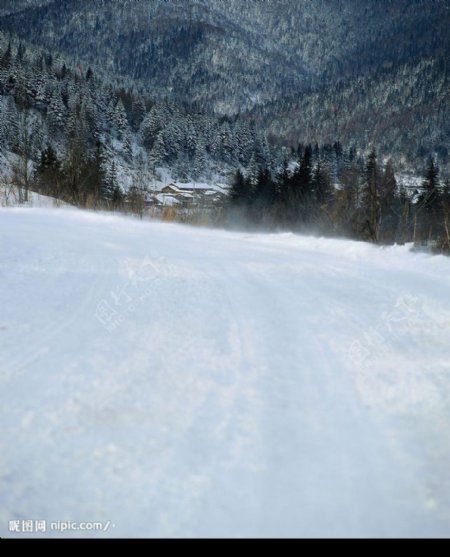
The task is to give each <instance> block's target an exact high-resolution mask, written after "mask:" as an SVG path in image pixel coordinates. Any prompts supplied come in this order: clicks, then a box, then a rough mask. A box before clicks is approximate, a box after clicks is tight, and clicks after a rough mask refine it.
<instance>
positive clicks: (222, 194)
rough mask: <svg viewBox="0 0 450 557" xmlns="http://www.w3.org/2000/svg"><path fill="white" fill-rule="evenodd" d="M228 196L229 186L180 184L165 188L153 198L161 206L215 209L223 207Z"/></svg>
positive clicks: (169, 185)
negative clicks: (216, 206) (217, 206)
mask: <svg viewBox="0 0 450 557" xmlns="http://www.w3.org/2000/svg"><path fill="white" fill-rule="evenodd" d="M227 195H228V189H227V186H224V185H210V184H193V183H188V184H178V183H175V182H172V183H171V184H168V185H167V186H164V187H163V188H162V189H161V191H160V192H159V193H158V194H156V195H155V196H154V198H153V201H154V203H156V204H157V205H159V206H170V207H173V206H177V205H178V206H181V207H213V206H215V205H223V204H224V202H225V200H226V198H227Z"/></svg>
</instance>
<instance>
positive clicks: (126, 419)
mask: <svg viewBox="0 0 450 557" xmlns="http://www.w3.org/2000/svg"><path fill="white" fill-rule="evenodd" d="M449 279H450V259H446V258H444V257H430V256H427V255H424V254H412V253H410V252H408V250H407V248H401V247H394V248H388V249H380V248H376V247H373V246H370V245H367V244H363V243H355V242H349V241H340V240H323V239H312V238H304V237H297V236H294V235H289V234H286V235H278V236H277V235H249V234H241V233H227V232H221V231H210V230H201V229H194V228H185V227H182V226H177V225H169V224H162V223H148V222H143V223H141V222H138V221H135V220H133V219H127V218H119V217H113V216H104V215H95V214H91V213H85V212H82V211H75V210H69V209H68V210H51V209H47V210H43V209H2V210H0V280H1V289H0V308H1V314H0V401H1V405H0V432H1V433H0V502H1V504H0V535H1V536H20V535H21V536H27V535H32V534H26V533H17V534H16V533H12V532H10V531H9V528H13V529H14V528H16V529H21V528H23V527H25V524H22V522H21V521H22V520H31V519H33V520H46V521H47V522H46V527H47V532H46V533H45V535H46V536H58V535H65V536H67V535H70V536H78V535H80V536H81V535H95V536H114V537H116V536H138V537H147V536H435V535H439V536H448V535H449V534H450V474H449V463H450V397H449V394H450V341H449V339H450V280H449ZM10 521H13V522H12V523H10ZM51 521H53V522H57V521H73V522H76V523H80V522H88V521H97V522H101V523H102V524H103V525H104V529H105V530H106V531H101V532H95V533H94V532H86V531H80V530H71V531H67V530H66V531H65V532H64V533H63V534H61V531H58V530H50V522H51ZM39 524H40V527H42V524H43V523H39ZM72 526H76V524H73V525H72ZM34 535H44V534H34Z"/></svg>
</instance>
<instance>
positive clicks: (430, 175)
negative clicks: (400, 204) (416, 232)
mask: <svg viewBox="0 0 450 557" xmlns="http://www.w3.org/2000/svg"><path fill="white" fill-rule="evenodd" d="M417 214H418V216H419V219H420V221H421V225H420V227H419V228H420V234H421V238H422V240H431V239H436V238H437V237H438V236H439V234H440V232H441V224H442V199H441V193H440V190H439V169H438V167H437V165H436V162H435V160H434V158H433V157H430V159H429V161H428V166H427V170H426V172H425V176H424V180H423V182H422V194H421V196H420V199H419V203H418V208H417Z"/></svg>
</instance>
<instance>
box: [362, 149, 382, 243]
mask: <svg viewBox="0 0 450 557" xmlns="http://www.w3.org/2000/svg"><path fill="white" fill-rule="evenodd" d="M379 179H380V177H379V169H378V162H377V154H376V151H375V149H372V151H371V152H370V154H369V158H368V161H367V165H366V180H365V184H364V187H363V193H362V203H363V206H362V234H363V237H364V238H365V239H367V240H369V241H371V242H375V243H377V242H378V236H379V226H380V218H381V205H380V191H379Z"/></svg>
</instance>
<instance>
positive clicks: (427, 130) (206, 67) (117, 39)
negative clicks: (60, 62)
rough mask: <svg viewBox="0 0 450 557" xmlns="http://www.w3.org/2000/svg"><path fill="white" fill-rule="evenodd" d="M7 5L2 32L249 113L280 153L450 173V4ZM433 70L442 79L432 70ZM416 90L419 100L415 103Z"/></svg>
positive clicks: (68, 0)
mask: <svg viewBox="0 0 450 557" xmlns="http://www.w3.org/2000/svg"><path fill="white" fill-rule="evenodd" d="M7 6H8V5H6V7H5V8H4V12H3V16H2V17H0V30H4V31H7V32H9V33H12V34H15V35H17V36H19V37H22V38H23V39H26V40H27V41H32V42H35V43H36V44H38V45H40V46H42V47H44V48H46V49H47V50H49V51H51V52H62V53H67V54H69V55H70V57H71V60H72V61H73V62H75V63H76V64H82V65H84V66H85V65H87V64H91V65H93V66H95V67H96V73H97V74H101V73H103V74H104V76H105V77H108V76H111V77H112V76H117V75H120V76H122V78H123V82H124V83H125V84H126V85H127V86H132V85H134V86H137V87H139V88H141V89H142V90H145V91H146V92H147V93H148V94H150V95H151V96H152V97H153V98H155V99H170V100H172V101H175V102H178V103H188V104H192V103H195V105H196V107H200V108H202V109H206V110H208V111H209V110H213V111H215V112H218V113H220V114H236V113H247V112H249V111H250V115H249V117H250V118H252V119H256V121H257V122H259V123H260V124H261V125H262V126H264V127H267V128H268V129H269V130H270V132H271V134H272V138H273V140H274V141H275V142H279V143H282V144H285V145H292V144H296V143H297V142H298V141H302V142H310V141H313V142H314V141H318V142H326V141H329V142H333V141H335V140H337V139H339V140H340V141H341V142H343V143H352V142H353V143H354V142H357V143H363V147H364V148H366V147H367V146H368V145H369V144H373V145H374V146H376V147H377V148H378V149H379V150H380V151H381V152H382V153H383V154H385V155H395V156H397V157H399V158H400V157H404V158H405V157H406V158H407V159H408V162H409V164H412V163H413V160H414V158H415V157H417V156H419V157H420V158H423V157H425V156H427V155H429V154H434V155H437V156H438V158H439V164H440V165H441V167H444V168H445V167H447V166H448V164H449V153H448V141H449V138H450V128H449V124H448V122H449V101H448V83H449V75H448V74H449V68H448V63H447V60H448V58H449V57H450V41H449V39H448V28H449V27H450V9H449V8H450V6H449V4H448V1H447V0H433V1H431V2H430V1H429V0H379V1H377V2H375V1H372V0H362V1H359V2H354V0H317V1H315V2H310V1H308V0H300V1H295V2H294V1H292V0H274V1H271V2H261V1H260V0H245V1H244V0H221V1H220V2H219V1H217V0H202V1H201V0H183V1H181V0H168V1H164V2H161V1H159V0H132V1H130V0H120V1H112V0H81V1H80V0H60V1H58V2H55V1H53V2H51V1H44V2H43V1H42V0H35V1H34V0H29V1H28V2H25V3H22V4H19V5H18V6H16V7H15V8H14V13H7V11H9V12H11V10H12V9H13V8H12V7H10V8H9V10H8V8H7ZM19 8H22V9H19ZM0 15H1V13H0ZM430 66H433V67H434V68H437V69H436V71H432V72H429V71H427V70H425V71H423V68H429V67H430ZM442 82H443V86H442ZM361 85H362V86H363V89H362V88H361ZM411 86H413V87H414V88H417V89H418V90H419V91H420V93H419V95H415V94H414V92H413V97H414V99H413V100H411V98H409V96H408V95H409V93H408V92H409V91H410V88H411ZM424 90H427V91H429V92H430V93H432V96H433V97H434V98H433V99H432V102H433V104H432V108H430V104H429V99H428V98H427V95H428V94H427V93H426V94H423V93H424ZM361 94H363V95H364V99H362V102H361ZM373 106H377V107H379V109H377V110H373ZM334 107H336V109H337V110H339V111H340V112H339V117H338V118H336V117H335V115H336V112H334V113H332V112H331V110H332V109H333V110H334ZM403 114H404V116H403ZM427 114H429V115H430V116H431V117H430V119H429V120H428V121H427V122H426V123H425V124H424V118H426V117H427ZM393 115H394V116H393ZM380 121H381V122H382V123H381V124H380ZM391 146H394V151H392V150H390V149H392V147H391Z"/></svg>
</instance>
